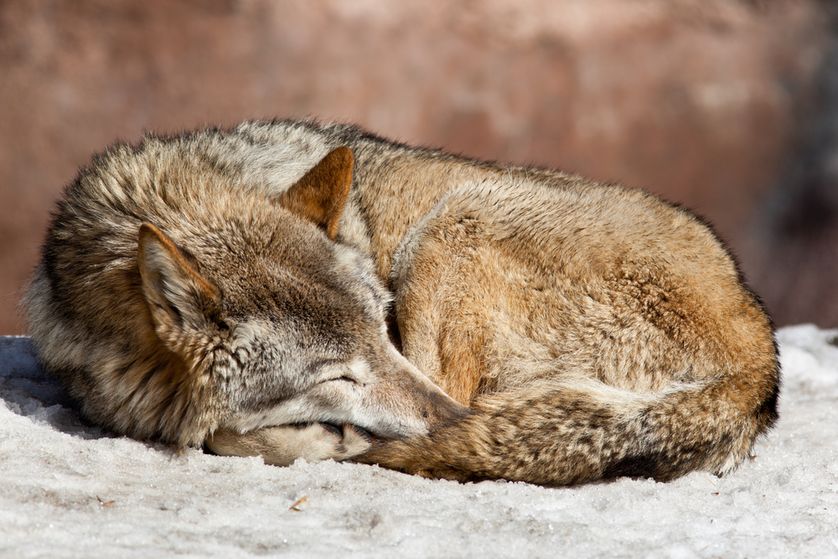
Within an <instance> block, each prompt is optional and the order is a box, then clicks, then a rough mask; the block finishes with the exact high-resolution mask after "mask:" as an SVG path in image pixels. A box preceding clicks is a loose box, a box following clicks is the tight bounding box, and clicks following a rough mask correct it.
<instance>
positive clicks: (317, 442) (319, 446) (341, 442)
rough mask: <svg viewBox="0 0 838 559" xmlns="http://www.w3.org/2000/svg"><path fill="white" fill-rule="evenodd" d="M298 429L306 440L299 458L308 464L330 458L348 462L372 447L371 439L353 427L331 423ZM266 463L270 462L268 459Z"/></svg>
mask: <svg viewBox="0 0 838 559" xmlns="http://www.w3.org/2000/svg"><path fill="white" fill-rule="evenodd" d="M297 429H299V431H300V432H301V435H302V437H303V438H304V440H301V441H300V445H301V446H300V448H301V451H300V454H299V458H305V459H306V460H307V461H308V462H315V461H318V460H328V459H329V458H331V459H332V460H346V459H348V458H352V457H355V456H358V455H359V454H363V453H364V452H366V451H367V450H369V448H370V446H371V443H370V440H369V438H368V437H367V436H366V435H365V434H364V433H363V432H362V431H360V430H359V429H357V428H355V427H354V426H352V425H343V426H342V427H338V426H337V425H332V424H329V423H312V424H310V425H306V426H303V427H298V428H297ZM265 462H268V460H267V458H266V459H265ZM271 463H272V462H271Z"/></svg>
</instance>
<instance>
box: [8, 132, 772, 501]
mask: <svg viewBox="0 0 838 559" xmlns="http://www.w3.org/2000/svg"><path fill="white" fill-rule="evenodd" d="M24 304H25V307H26V309H27V317H28V323H29V327H30V332H31V335H32V337H33V340H34V342H35V345H36V347H37V349H38V352H39V355H40V359H41V360H42V362H43V365H44V367H45V368H46V369H47V370H49V371H51V372H52V373H54V374H55V375H57V376H58V377H60V378H61V379H62V380H63V382H64V383H65V385H66V386H67V388H68V390H69V392H70V394H71V395H72V396H73V397H74V398H75V399H76V400H78V402H79V404H80V408H81V410H82V412H83V414H84V415H86V416H87V417H88V418H90V420H92V421H94V422H96V423H99V424H102V425H104V426H106V427H108V428H110V429H112V430H114V431H116V432H118V433H123V434H126V435H129V436H132V437H136V438H140V439H153V440H161V441H164V442H168V443H173V444H176V445H180V446H189V445H192V446H198V445H202V444H203V445H205V446H206V447H207V448H208V449H209V450H211V451H213V452H216V453H218V454H226V455H260V456H262V457H263V458H264V459H265V461H266V462H268V463H271V464H279V465H283V464H289V463H291V462H292V461H293V460H294V459H296V458H298V457H303V458H306V459H309V460H317V459H326V458H333V459H337V460H345V459H349V460H354V461H358V462H363V463H374V464H380V465H382V466H384V467H388V468H393V469H397V470H401V471H404V472H407V473H411V474H418V475H423V476H427V477H434V478H446V479H454V480H459V481H467V480H482V479H507V480H515V481H526V482H530V483H537V484H543V485H552V486H559V485H570V484H578V483H584V482H591V481H597V480H605V479H610V478H614V477H618V476H632V477H650V478H654V479H657V480H670V479H674V478H676V477H678V476H681V475H684V474H686V473H688V472H691V471H694V470H705V471H710V472H714V473H717V474H720V475H721V474H724V473H727V472H729V471H731V470H733V469H734V468H735V467H736V466H737V465H739V464H740V463H741V462H742V461H743V460H744V459H745V458H746V457H748V456H749V454H750V452H751V449H752V447H753V444H754V442H755V440H756V439H757V437H758V436H759V435H761V434H763V433H765V432H766V431H767V430H768V429H769V428H770V427H771V426H772V425H773V424H774V422H775V421H776V419H777V401H778V394H779V386H780V368H779V364H778V360H777V349H776V344H775V341H774V332H773V327H772V324H771V321H770V319H769V317H768V316H767V314H766V312H765V310H764V309H763V308H762V306H761V304H760V302H759V300H758V298H757V297H756V296H755V295H754V294H753V293H752V292H751V291H750V290H749V289H748V287H747V286H746V284H745V282H744V280H743V278H742V275H741V273H740V272H739V269H738V267H737V264H736V262H735V261H734V259H733V257H732V256H731V254H730V253H729V251H728V250H727V249H726V248H725V247H724V245H723V244H722V243H721V241H720V240H719V239H718V237H717V236H716V235H715V234H714V233H713V231H712V230H711V228H710V227H709V226H708V225H707V224H705V223H704V222H703V221H702V220H700V219H699V218H697V217H696V216H695V215H693V214H692V213H690V212H689V211H687V210H684V209H682V208H680V207H678V206H675V205H672V204H669V203H667V202H665V201H662V200H661V199H659V198H657V197H655V196H653V195H651V194H649V193H646V192H644V191H642V190H638V189H631V188H626V187H622V186H619V185H604V184H599V183H597V182H594V181H591V180H587V179H585V178H582V177H579V176H575V175H572V174H568V173H564V172H561V171H556V170H549V169H540V168H531V167H520V166H512V165H502V164H497V163H490V162H484V161H476V160H472V159H468V158H465V157H461V156H457V155H454V154H449V153H445V152H443V151H440V150H434V149H428V148H420V147H412V146H408V145H405V144H401V143H398V142H394V141H390V140H387V139H384V138H381V137H379V136H376V135H374V134H371V133H368V132H366V131H364V130H362V129H361V128H358V127H356V126H352V125H344V124H320V123H318V122H316V121H296V120H281V121H250V122H245V123H242V124H240V125H239V126H237V127H235V128H233V129H226V130H222V129H207V130H198V131H195V132H190V133H186V134H181V135H175V136H168V137H167V136H156V135H148V136H147V137H145V138H144V139H143V140H142V141H141V142H140V143H138V144H136V145H125V144H117V145H114V146H112V147H111V148H110V149H108V150H107V151H106V152H105V153H103V154H102V155H99V156H97V157H95V158H94V160H93V162H92V163H91V165H90V166H89V167H87V168H86V169H83V170H82V171H81V172H80V173H79V175H78V177H77V178H76V179H75V181H73V182H72V183H71V184H70V186H69V187H68V188H67V189H66V191H65V193H64V196H63V198H62V199H61V200H60V202H59V203H58V206H57V209H56V211H55V214H54V216H53V220H52V223H51V225H50V227H49V230H48V233H47V238H46V241H45V243H44V247H43V252H42V259H41V262H40V264H39V266H38V268H37V270H36V273H35V276H34V278H33V281H32V283H31V286H30V288H29V291H28V294H27V296H26V299H25V303H24Z"/></svg>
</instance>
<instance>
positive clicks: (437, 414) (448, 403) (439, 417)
mask: <svg viewBox="0 0 838 559" xmlns="http://www.w3.org/2000/svg"><path fill="white" fill-rule="evenodd" d="M425 398H426V403H425V405H423V406H422V408H421V415H422V418H423V419H424V420H425V421H426V422H427V424H428V431H434V430H435V429H438V428H439V427H443V426H445V425H448V424H450V423H454V422H456V421H459V420H461V419H463V418H465V417H466V416H467V415H468V414H469V409H468V408H467V407H465V406H462V405H460V404H459V403H458V402H457V401H456V400H454V399H453V398H451V397H450V396H448V395H447V394H445V393H444V392H443V391H442V390H440V389H439V388H437V387H436V386H434V390H431V391H429V392H428V393H427V395H426V396H425Z"/></svg>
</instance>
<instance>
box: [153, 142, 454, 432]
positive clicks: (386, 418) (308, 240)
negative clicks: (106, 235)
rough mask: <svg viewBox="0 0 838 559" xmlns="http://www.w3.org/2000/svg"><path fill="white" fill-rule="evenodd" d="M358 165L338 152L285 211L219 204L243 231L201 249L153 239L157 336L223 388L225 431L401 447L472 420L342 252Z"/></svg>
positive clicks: (223, 232)
mask: <svg viewBox="0 0 838 559" xmlns="http://www.w3.org/2000/svg"><path fill="white" fill-rule="evenodd" d="M352 165H353V157H352V152H351V151H350V150H349V149H348V148H338V149H336V150H334V151H332V152H331V153H329V154H328V155H327V156H326V157H325V158H324V159H323V160H322V161H321V162H320V163H318V164H317V165H316V166H315V167H314V168H313V169H311V170H310V171H309V172H308V173H307V174H306V175H305V176H304V177H303V178H302V179H300V180H299V182H297V183H296V184H295V185H293V186H292V187H291V188H290V189H289V190H288V191H286V192H285V193H284V194H282V195H281V196H279V197H278V198H277V199H274V200H272V199H269V198H267V197H259V198H258V199H251V198H250V197H248V198H247V199H245V200H239V201H236V200H232V199H229V200H215V201H210V200H207V201H206V202H205V203H206V204H213V205H215V206H216V207H222V209H223V211H222V214H225V215H229V216H230V217H229V219H222V220H216V222H215V227H214V228H212V229H211V230H207V231H205V232H201V233H200V234H198V235H192V236H191V237H189V238H184V237H183V234H182V233H181V237H182V238H178V239H176V240H173V238H171V237H169V236H168V235H167V234H166V233H165V232H164V231H162V230H161V229H160V228H158V227H156V226H154V225H151V224H148V223H146V224H143V225H142V227H141V228H140V232H139V253H138V263H139V269H140V276H141V284H142V292H143V295H144V296H145V299H146V302H147V303H148V307H149V313H150V317H151V320H152V322H153V326H154V330H155V332H156V334H157V336H158V337H159V338H160V340H161V341H162V342H163V343H164V344H165V345H166V346H167V347H168V349H169V350H170V351H172V352H173V353H175V354H176V355H178V356H180V358H182V360H183V361H184V363H185V364H186V365H187V367H188V368H189V369H190V370H191V371H193V374H194V372H196V371H197V372H199V376H200V377H201V378H205V379H206V382H207V383H209V384H210V385H211V386H212V387H213V388H212V389H213V390H214V391H215V392H216V394H217V397H218V398H219V401H220V402H221V403H222V405H221V409H223V410H224V411H223V412H222V415H223V417H221V418H219V421H218V424H217V426H218V427H225V428H228V429H235V430H238V431H241V432H244V431H249V430H252V429H256V428H259V427H264V426H273V425H284V424H290V423H300V422H310V421H322V422H333V423H351V424H355V425H358V426H360V427H363V428H365V429H367V430H369V431H371V432H373V433H375V434H379V435H382V436H387V437H394V436H410V435H416V434H422V433H425V432H427V431H428V430H429V429H430V428H432V427H433V426H434V424H436V423H439V422H443V421H445V420H447V419H449V418H451V417H453V416H456V415H459V414H461V413H462V408H461V407H460V406H458V405H457V404H456V403H455V402H454V401H453V400H451V399H450V398H449V397H448V396H447V395H445V394H444V393H443V392H442V391H441V390H440V389H439V388H438V387H436V386H435V385H434V384H433V383H432V382H430V381H429V380H428V379H427V378H426V377H425V376H424V375H423V374H422V373H421V372H420V371H418V370H417V369H416V367H414V366H413V365H411V364H410V363H409V362H408V361H407V360H406V359H405V358H404V357H403V356H402V355H401V354H400V353H399V352H398V351H397V350H396V348H395V347H394V346H393V344H392V342H391V341H390V339H389V336H388V331H387V327H386V312H387V307H388V303H389V300H390V296H389V293H388V292H387V291H386V289H385V288H384V286H383V285H382V284H381V282H380V281H379V279H378V277H377V276H376V274H375V272H374V267H373V263H372V261H371V260H370V258H369V257H367V256H365V255H363V254H361V253H360V252H359V251H357V250H356V249H354V248H352V247H350V246H347V245H345V244H342V243H340V242H339V241H338V226H339V223H340V219H341V215H342V213H343V210H344V207H345V205H346V204H347V199H348V196H349V189H350V184H351V182H352ZM254 200H255V201H254ZM237 212H238V213H237ZM178 229H181V228H178Z"/></svg>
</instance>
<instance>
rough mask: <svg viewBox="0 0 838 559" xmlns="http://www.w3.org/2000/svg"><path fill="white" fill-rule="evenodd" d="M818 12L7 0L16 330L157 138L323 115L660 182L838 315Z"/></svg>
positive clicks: (837, 179) (813, 310)
mask: <svg viewBox="0 0 838 559" xmlns="http://www.w3.org/2000/svg"><path fill="white" fill-rule="evenodd" d="M832 10H833V9H832V4H831V3H828V2H826V1H824V2H818V1H817V0H796V1H791V0H789V1H781V0H777V1H757V0H750V1H745V0H636V1H633V2H625V1H624V0H565V1H551V0H487V1H483V2H477V1H461V2H427V1H419V0H409V1H402V2H379V1H375V0H355V1H353V2H343V1H339V0H333V1H332V0H328V1H319V2H314V1H305V0H293V1H284V2H273V1H271V0H216V1H209V0H207V1H198V0H190V1H181V2H164V1H162V0H160V1H155V0H120V1H111V0H74V1H72V2H71V1H64V2H60V1H59V2H50V1H45V0H44V1H42V0H5V1H0V236H2V243H0V334H5V333H13V332H22V331H23V328H24V325H23V323H22V320H21V319H20V318H19V316H17V314H16V311H15V307H16V305H17V301H18V300H19V297H20V294H21V293H22V291H23V288H24V285H25V282H26V279H27V277H28V275H29V274H30V272H31V269H32V267H33V266H34V264H35V262H36V260H37V254H38V246H39V244H40V242H41V239H42V236H43V233H44V230H45V227H46V224H47V221H48V217H49V210H50V208H51V205H52V204H53V202H54V200H55V198H56V197H57V196H58V195H59V193H60V191H61V188H62V187H63V185H65V184H66V183H67V182H68V181H70V180H71V179H72V177H73V175H74V173H75V170H76V169H77V167H78V166H80V165H82V164H84V163H85V162H86V161H87V160H88V159H89V157H90V155H91V154H92V153H93V152H96V151H98V150H101V149H102V148H103V147H105V146H106V145H107V144H108V143H110V142H112V141H114V140H116V139H124V140H136V139H137V138H138V137H139V136H140V135H141V133H142V131H143V130H149V129H151V130H160V131H173V130H179V129H184V128H193V127H197V126H202V125H206V124H232V123H235V122H236V121H238V120H241V119H245V118H254V117H273V116H305V115H316V116H319V117H321V118H323V119H334V120H341V121H355V122H358V123H360V124H363V125H364V126H366V127H368V128H371V129H372V130H374V131H376V132H378V133H381V134H383V135H386V136H390V137H394V138H397V139H400V140H404V141H407V142H411V143H418V144H429V145H435V146H441V147H445V148H447V149H451V150H454V151H458V152H461V153H464V154H468V155H471V156H475V157H481V158H490V159H498V160H503V161H513V162H518V163H535V164H539V165H548V166H554V167H560V168H563V169H567V170H573V171H577V172H579V173H582V174H584V175H588V176H591V177H595V178H598V179H602V180H608V181H617V182H622V183H625V184H629V185H635V186H644V187H647V188H649V189H651V190H653V191H655V192H658V193H660V194H662V195H664V196H665V197H667V198H668V199H670V200H673V201H677V202H679V203H682V204H683V205H685V206H688V207H690V208H693V209H695V210H696V211H698V212H699V213H701V214H702V215H704V216H706V217H707V218H709V219H710V220H711V221H712V222H713V223H714V224H715V225H716V228H717V230H718V231H719V233H720V234H721V235H722V237H723V238H724V239H725V240H726V241H727V242H728V243H729V244H730V246H731V247H732V248H733V249H734V251H735V252H736V253H737V254H738V255H739V256H740V259H741V261H742V264H743V268H744V270H745V273H746V275H747V277H748V278H749V280H750V281H751V283H752V285H753V286H754V287H755V288H756V290H757V291H758V292H759V293H760V294H761V295H762V296H763V298H764V299H765V301H766V303H767V305H768V307H769V309H770V310H771V311H772V313H773V314H774V316H775V318H776V320H777V322H778V323H780V324H785V323H791V322H802V321H814V322H817V323H819V324H821V325H824V326H835V325H838V281H836V278H838V32H836V31H835V30H836V23H838V17H836V14H835V13H832Z"/></svg>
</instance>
